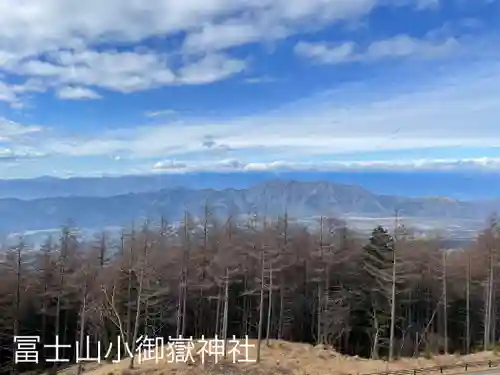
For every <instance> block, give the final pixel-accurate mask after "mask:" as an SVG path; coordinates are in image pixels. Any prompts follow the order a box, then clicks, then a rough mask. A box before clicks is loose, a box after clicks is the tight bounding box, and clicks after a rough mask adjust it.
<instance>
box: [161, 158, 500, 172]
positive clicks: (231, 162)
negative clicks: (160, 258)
mask: <svg viewBox="0 0 500 375" xmlns="http://www.w3.org/2000/svg"><path fill="white" fill-rule="evenodd" d="M370 169H371V170H379V171H380V170H392V171H394V170H433V171H435V170H443V171H444V170H461V171H464V170H466V169H469V170H478V169H480V170H494V171H498V170H500V158H486V157H485V158H466V159H452V158H450V159H415V160H373V161H358V160H352V161H323V162H293V161H271V162H263V163H254V162H244V161H241V160H236V159H228V160H216V161H208V162H207V161H205V162H196V161H184V162H175V161H172V160H164V161H160V162H157V163H156V164H155V165H154V166H153V168H152V170H153V171H160V172H171V173H191V172H200V171H204V172H207V171H210V172H256V171H259V172H284V171H320V172H329V171H342V170H370Z"/></svg>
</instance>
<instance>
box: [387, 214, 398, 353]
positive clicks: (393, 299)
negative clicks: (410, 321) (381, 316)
mask: <svg viewBox="0 0 500 375" xmlns="http://www.w3.org/2000/svg"><path fill="white" fill-rule="evenodd" d="M398 227H399V223H398V211H396V216H395V223H394V245H393V250H392V290H391V330H390V338H389V361H392V360H393V358H394V326H395V324H396V259H397V258H396V251H397V241H398V230H399V228H398Z"/></svg>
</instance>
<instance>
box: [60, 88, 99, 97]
mask: <svg viewBox="0 0 500 375" xmlns="http://www.w3.org/2000/svg"><path fill="white" fill-rule="evenodd" d="M57 96H58V97H59V98H60V99H67V100H81V99H100V98H101V96H100V95H99V94H98V93H96V92H95V91H92V90H90V89H87V88H85V87H78V86H77V87H72V86H65V87H61V88H60V89H59V90H58V91H57Z"/></svg>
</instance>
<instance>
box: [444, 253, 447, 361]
mask: <svg viewBox="0 0 500 375" xmlns="http://www.w3.org/2000/svg"><path fill="white" fill-rule="evenodd" d="M446 256H447V253H446V250H443V298H444V301H443V318H444V352H445V353H446V354H448V292H447V289H446V285H447V278H446V268H447V267H446Z"/></svg>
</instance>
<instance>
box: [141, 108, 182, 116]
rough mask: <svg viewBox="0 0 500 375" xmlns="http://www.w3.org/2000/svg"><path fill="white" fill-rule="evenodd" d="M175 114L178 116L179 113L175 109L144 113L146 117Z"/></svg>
mask: <svg viewBox="0 0 500 375" xmlns="http://www.w3.org/2000/svg"><path fill="white" fill-rule="evenodd" d="M175 114H177V111H176V110H174V109H162V110H160V111H147V112H146V113H144V115H145V116H146V117H163V116H171V115H175Z"/></svg>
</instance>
